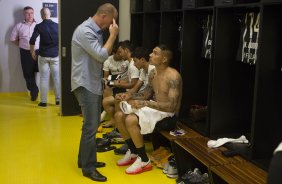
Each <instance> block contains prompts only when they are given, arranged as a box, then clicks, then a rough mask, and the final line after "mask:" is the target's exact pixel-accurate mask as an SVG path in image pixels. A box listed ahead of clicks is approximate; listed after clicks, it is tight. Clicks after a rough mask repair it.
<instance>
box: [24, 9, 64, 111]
mask: <svg viewBox="0 0 282 184" xmlns="http://www.w3.org/2000/svg"><path fill="white" fill-rule="evenodd" d="M40 13H41V18H42V20H43V21H42V22H41V23H40V24H37V25H36V26H35V28H34V31H33V34H32V37H31V38H30V41H29V44H30V52H31V55H32V58H33V59H34V60H35V59H36V57H37V56H36V53H35V41H36V38H37V37H38V36H40V45H39V54H38V55H39V56H38V66H39V73H40V103H39V104H38V106H39V107H47V95H48V91H49V78H50V71H51V74H52V79H53V83H54V91H55V104H56V105H59V104H60V67H59V56H58V51H59V48H58V43H59V32H58V24H57V23H56V22H53V21H52V20H51V19H50V16H51V13H50V10H49V9H48V8H42V9H41V11H40Z"/></svg>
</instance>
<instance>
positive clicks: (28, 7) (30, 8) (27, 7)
mask: <svg viewBox="0 0 282 184" xmlns="http://www.w3.org/2000/svg"><path fill="white" fill-rule="evenodd" d="M23 10H24V11H25V10H33V8H32V7H30V6H26V7H24V9H23Z"/></svg>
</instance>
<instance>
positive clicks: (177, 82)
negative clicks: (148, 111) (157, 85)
mask: <svg viewBox="0 0 282 184" xmlns="http://www.w3.org/2000/svg"><path fill="white" fill-rule="evenodd" d="M166 82H167V85H168V90H169V91H168V99H167V100H166V101H162V102H156V101H145V102H144V103H145V105H146V106H148V107H151V108H153V109H157V110H160V111H164V112H174V113H178V112H177V111H178V110H179V109H178V108H179V103H180V99H181V94H182V79H181V76H180V75H179V73H177V72H176V73H175V74H174V76H171V77H170V79H169V80H168V81H166Z"/></svg>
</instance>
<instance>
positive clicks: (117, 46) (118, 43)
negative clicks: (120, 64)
mask: <svg viewBox="0 0 282 184" xmlns="http://www.w3.org/2000/svg"><path fill="white" fill-rule="evenodd" d="M119 46H120V42H115V43H114V45H113V49H112V54H114V53H117V50H118V48H119Z"/></svg>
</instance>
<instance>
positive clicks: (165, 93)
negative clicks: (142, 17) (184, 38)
mask: <svg viewBox="0 0 282 184" xmlns="http://www.w3.org/2000/svg"><path fill="white" fill-rule="evenodd" d="M171 59H172V52H171V51H170V50H169V49H168V48H167V47H166V46H165V45H159V46H157V47H155V48H154V49H153V52H152V53H151V54H150V64H152V65H155V70H153V71H151V72H150V75H149V83H148V85H147V87H146V88H145V90H144V91H143V92H142V93H134V94H130V93H126V94H120V95H118V96H117V97H116V99H117V100H120V101H121V102H120V108H121V111H118V112H116V113H115V118H116V122H117V127H118V130H119V131H120V133H121V135H122V136H123V138H124V139H125V141H126V143H127V144H128V146H129V150H128V151H127V152H126V154H125V156H124V157H123V158H122V159H120V160H118V161H117V165H119V166H124V165H130V164H132V165H131V166H130V167H128V168H127V169H126V173H127V174H137V173H141V172H144V171H148V170H151V169H152V165H151V162H150V160H149V158H148V156H147V154H146V152H145V145H144V141H143V135H142V134H147V133H152V132H153V131H159V130H172V129H174V128H175V124H176V121H177V120H176V119H177V118H176V116H177V115H178V112H179V108H180V102H181V97H182V79H181V76H180V74H179V73H178V71H176V70H175V69H173V68H171V67H169V64H170V61H171ZM150 99H152V100H150Z"/></svg>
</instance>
